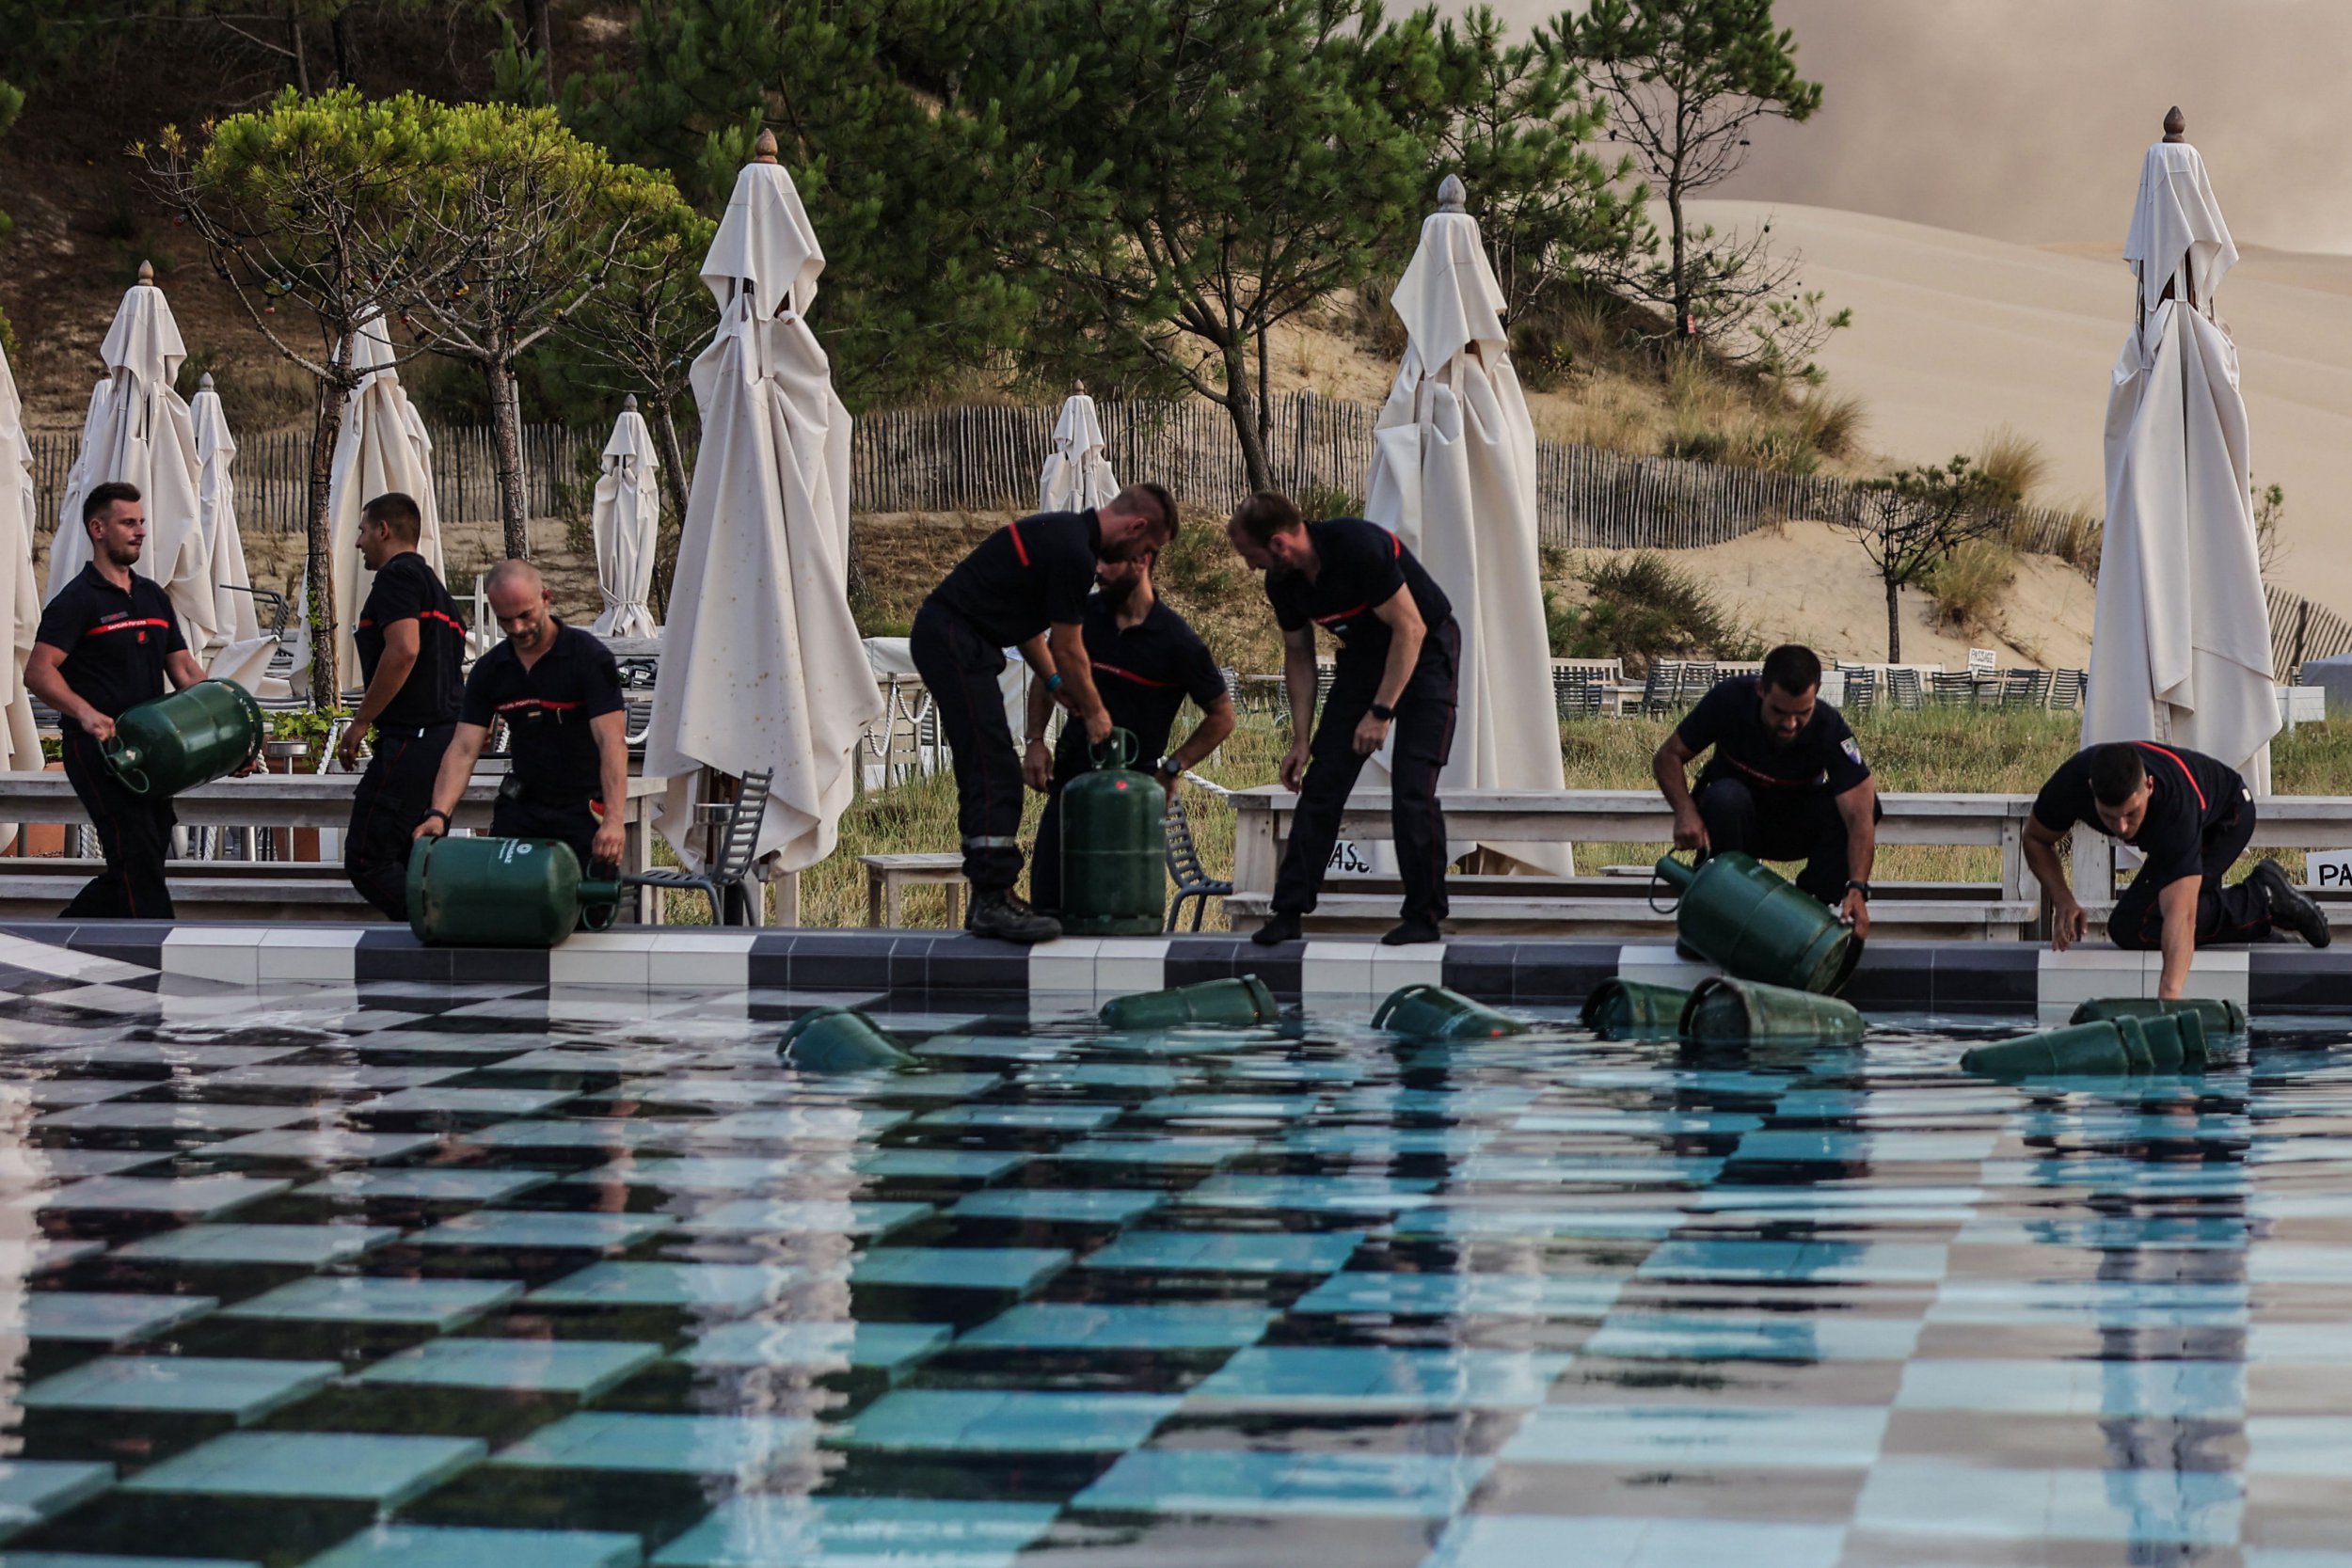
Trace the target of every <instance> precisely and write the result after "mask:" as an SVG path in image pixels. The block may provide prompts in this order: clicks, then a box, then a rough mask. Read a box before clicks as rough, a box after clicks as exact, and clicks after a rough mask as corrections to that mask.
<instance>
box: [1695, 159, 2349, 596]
mask: <svg viewBox="0 0 2352 1568" xmlns="http://www.w3.org/2000/svg"><path fill="white" fill-rule="evenodd" d="M2223 195H2224V199H2225V200H2226V198H2227V193H2226V192H2225V193H2223ZM1694 208H1695V211H1696V212H1697V214H1698V216H1699V217H1700V219H1701V221H1704V222H1710V223H1713V224H1715V225H1716V226H1717V227H1718V228H1729V227H1731V226H1734V225H1739V226H1747V225H1752V224H1754V223H1756V222H1759V221H1761V220H1763V219H1764V218H1766V217H1768V216H1769V217H1770V218H1771V219H1772V233H1773V236H1774V238H1775V240H1776V241H1778V242H1779V243H1780V244H1781V245H1785V246H1788V247H1793V248H1795V249H1797V250H1800V251H1802V252H1803V253H1804V283H1805V285H1806V287H1808V288H1816V289H1820V290H1822V291H1823V292H1824V293H1826V294H1827V295H1828V297H1829V300H1830V302H1831V303H1832V304H1833V305H1838V306H1851V307H1852V308H1853V312H1854V325H1853V326H1852V327H1851V328H1850V329H1849V330H1847V331H1845V332H1842V333H1839V334H1838V335H1837V336H1836V339H1835V340H1833V341H1832V342H1831V343H1830V345H1829V347H1828V348H1827V349H1826V350H1824V351H1823V353H1822V354H1821V356H1820V362H1821V365H1822V367H1823V368H1824V369H1825V370H1827V371H1828V372H1829V374H1830V379H1831V384H1832V386H1833V387H1835V388H1836V389H1838V390H1841V391H1847V392H1853V393H1856V394H1858V395H1860V396H1861V397H1862V398H1863V399H1864V400H1866V401H1867V404H1869V415H1870V425H1869V429H1868V431H1867V440H1868V442H1869V444H1870V445H1871V446H1872V447H1873V448H1875V449H1877V450H1879V451H1883V452H1886V453H1888V454H1890V455H1893V456H1896V457H1899V458H1900V459H1902V460H1904V461H1913V460H1918V459H1923V458H1927V459H1935V460H1939V461H1940V460H1941V459H1942V458H1943V457H1946V456H1948V455H1950V454H1951V453H1952V452H1955V451H1971V450H1974V449H1975V448H1976V447H1977V446H1978V444H1979V442H1980V440H1981V439H1982V437H1983V436H1984V434H1985V432H1986V431H1987V430H1988V429H1990V428H1992V427H1993V426H1994V425H1998V424H2003V423H2007V424H2010V425H2013V426H2015V427H2016V428H2017V429H2018V430H2020V431H2023V432H2025V433H2026V435H2029V436H2033V437H2034V438H2035V439H2036V440H2038V441H2040V442H2041V443H2042V449H2043V451H2046V452H2047V453H2048V455H2049V457H2050V459H2051V463H2052V467H2053V477H2052V480H2051V483H2050V484H2049V485H2048V487H2047V490H2046V493H2045V494H2044V495H2043V496H2042V498H2040V499H2049V500H2065V499H2077V498H2079V499H2084V500H2089V501H2092V502H2094V504H2096V505H2097V508H2098V510H2100V511H2103V512H2104V511H2105V509H2106V508H2105V504H2104V501H2103V499H2100V498H2101V497H2102V495H2103V491H2104V489H2105V485H2106V479H2105V473H2104V465H2105V459H2104V457H2103V455H2102V451H2101V438H2102V432H2103V430H2104V428H2105V423H2106V395H2107V387H2108V385H2109V378H2110V374H2111V372H2112V371H2113V368H2114V364H2115V358H2116V354H2117V352H2118V350H2119V349H2120V348H2121V347H2122V341H2123V335H2124V332H2125V331H2126V330H2127V329H2128V327H2129V325H2130V322H2131V315H2130V312H2131V309H2132V284H2131V280H2130V275H2129V274H2128V273H2126V272H2125V271H2124V270H2123V267H2122V264H2121V262H2120V261H2112V260H2104V259H2100V258H2099V257H2097V256H2095V255H2093V256H2085V255H2080V254H2068V253H2066V252H2074V251H2080V250H2085V249H2089V250H2093V251H2096V250H2097V249H2098V247H2097V246H2089V245H2085V246H2074V245H2069V246H2063V247H2051V248H2043V247H2037V246H2032V245H2012V244H2009V243H2006V242H2003V241H1999V240H1988V239H1982V238H1979V237H1978V236H1976V235H1972V234H1963V233H1958V232H1955V231H1953V230H1944V229H1933V228H1929V227H1927V226H1925V225H1922V224H1915V223H1904V222H1900V221H1899V220H1896V219H1893V218H1881V217H1872V216H1868V215H1866V214H1857V213H1841V212H1832V211H1828V210H1826V209H1822V208H1816V207H1797V206H1784V205H1779V204H1774V203H1760V202H1745V201H1715V202H1701V203H1696V204H1694ZM2121 250H2122V237H2121V235H2118V237H2117V240H2116V242H2115V245H2114V247H2113V249H2112V250H2109V251H2107V252H2106V255H2108V256H2114V255H2118V254H2120V253H2121ZM2220 307H2221V314H2222V317H2223V319H2224V320H2225V321H2227V322H2228V323H2229V325H2230V328H2231V331H2232V333H2233V336H2234V338H2235V340H2236V341H2237V345H2238V352H2239V355H2240V358H2241V360H2242V363H2243V367H2244V386H2245V389H2246V395H2247V404H2248V410H2249V415H2250V417H2251V420H2252V422H2253V439H2254V473H2255V478H2256V481H2257V482H2258V483H2278V484H2282V485H2284V486H2285V487H2286V492H2287V508H2286V536H2287V540H2288V546H2289V548H2288V553H2287V555H2286V556H2285V558H2284V560H2283V562H2281V563H2280V569H2279V570H2278V571H2277V572H2276V573H2274V576H2276V577H2277V578H2278V579H2279V580H2280V581H2284V582H2287V583H2289V584H2291V585H2292V586H2293V587H2295V588H2296V590H2298V591H2299V592H2301V593H2304V594H2311V595H2312V596H2313V597H2316V598H2318V599H2320V600H2322V601H2323V602H2325V603H2328V604H2329V605H2331V606H2333V607H2335V608H2337V609H2338V610H2352V547H2347V546H2346V542H2345V540H2344V531H2343V527H2342V523H2341V520H2340V513H2341V507H2342V501H2341V498H2342V497H2344V495H2345V494H2347V493H2352V259H2346V258H2339V257H2333V256H2311V255H2300V254H2296V253H2293V252H2284V251H2263V250H2250V251H2249V257H2248V260H2247V261H2245V262H2244V263H2242V264H2241V265H2240V266H2239V268H2238V269H2237V270H2236V271H2235V272H2233V273H2232V274H2231V276H2230V277H2229V280H2228V281H2227V282H2226V283H2224V284H2223V286H2222V289H2221V293H2220Z"/></svg>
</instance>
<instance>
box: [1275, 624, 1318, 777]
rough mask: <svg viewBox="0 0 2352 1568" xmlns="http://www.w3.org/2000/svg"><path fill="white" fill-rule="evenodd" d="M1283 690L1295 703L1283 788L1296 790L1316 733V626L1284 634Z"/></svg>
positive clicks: (1283, 773)
mask: <svg viewBox="0 0 2352 1568" xmlns="http://www.w3.org/2000/svg"><path fill="white" fill-rule="evenodd" d="M1282 689H1283V691H1285V692H1286V693H1288V694H1289V697H1290V703H1291V749H1290V751H1289V752H1288V753H1286V754H1285V755H1284V756H1283V758H1282V787H1283V788H1284V789H1296V788H1297V787H1298V785H1299V783H1300V781H1302V780H1303V779H1305V778H1306V776H1307V752H1308V749H1309V748H1310V747H1311V745H1312V744H1313V742H1314V734H1315V633H1314V628H1313V627H1312V626H1301V627H1299V628H1298V629H1297V630H1296V631H1286V632H1284V633H1283V634H1282Z"/></svg>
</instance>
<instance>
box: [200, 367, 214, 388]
mask: <svg viewBox="0 0 2352 1568" xmlns="http://www.w3.org/2000/svg"><path fill="white" fill-rule="evenodd" d="M196 389H197V390H198V391H199V392H209V391H211V390H212V389H213V372H210V371H206V372H204V373H203V374H202V375H199V376H198V377H197V378H196Z"/></svg>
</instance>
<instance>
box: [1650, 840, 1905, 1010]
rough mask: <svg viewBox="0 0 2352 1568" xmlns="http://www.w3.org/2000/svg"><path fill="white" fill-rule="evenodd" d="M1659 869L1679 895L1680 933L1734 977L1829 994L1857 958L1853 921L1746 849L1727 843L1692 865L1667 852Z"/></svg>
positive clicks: (1841, 986)
mask: <svg viewBox="0 0 2352 1568" xmlns="http://www.w3.org/2000/svg"><path fill="white" fill-rule="evenodd" d="M1658 875H1659V878H1660V879H1661V880H1663V881H1664V882H1665V883H1666V885H1667V886H1669V887H1671V888H1673V889H1674V890H1675V891H1676V893H1677V894H1679V895H1681V900H1682V902H1681V907H1680V908H1679V910H1677V912H1676V916H1675V926H1676V928H1677V930H1678V931H1679V932H1680V933H1681V937H1682V940H1683V941H1684V942H1689V943H1690V944H1691V945H1692V947H1695V948H1697V949H1698V950H1699V951H1700V952H1701V953H1703V954H1705V955H1706V956H1707V957H1708V958H1710V959H1712V960H1713V961H1715V962H1716V963H1719V964H1721V965H1722V966H1723V967H1724V969H1725V970H1727V971H1728V972H1729V973H1730V974H1731V975H1732V976H1733V977H1734V978H1735V979H1740V980H1757V981H1761V982H1762V983H1763V984H1765V985H1768V986H1786V987H1788V988H1789V989H1790V990H1809V991H1818V992H1820V993H1821V994H1822V995H1825V996H1834V995H1836V993H1837V992H1838V991H1841V990H1844V989H1845V987H1846V981H1847V978H1848V977H1849V976H1850V975H1851V974H1853V967H1854V965H1855V964H1857V963H1859V962H1861V961H1862V939H1861V938H1860V937H1858V936H1855V935H1854V933H1853V927H1851V926H1848V925H1847V924H1846V923H1845V922H1843V921H1841V920H1839V919H1838V918H1837V913H1836V911H1834V910H1832V909H1831V908H1830V907H1829V906H1828V905H1826V904H1824V903H1822V902H1821V901H1820V899H1818V898H1816V897H1814V896H1812V895H1810V894H1806V893H1801V892H1799V891H1798V890H1797V888H1796V887H1795V885H1794V884H1792V883H1791V882H1789V881H1788V879H1786V878H1784V877H1782V876H1780V875H1779V874H1778V873H1777V872H1774V871H1772V869H1770V868H1769V867H1767V866H1764V865H1762V864H1760V863H1757V862H1756V859H1755V858H1754V857H1753V856H1749V855H1743V854H1740V853H1739V852H1738V851H1736V850H1727V851H1725V852H1724V853H1723V854H1720V855H1709V856H1708V858H1707V860H1706V861H1705V862H1704V863H1701V864H1699V865H1697V866H1695V867H1693V866H1688V865H1685V864H1683V863H1681V862H1680V861H1678V860H1676V859H1675V858H1674V857H1673V856H1672V855H1668V856H1667V857H1665V858H1664V859H1663V860H1661V861H1660V862H1659V863H1658Z"/></svg>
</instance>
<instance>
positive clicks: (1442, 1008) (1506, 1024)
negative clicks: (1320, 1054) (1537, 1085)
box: [1372, 985, 1527, 1040]
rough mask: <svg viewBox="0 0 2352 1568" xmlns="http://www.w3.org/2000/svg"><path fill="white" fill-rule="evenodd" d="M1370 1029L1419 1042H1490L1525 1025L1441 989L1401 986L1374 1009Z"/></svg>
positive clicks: (1518, 1032) (1522, 1031) (1524, 1030)
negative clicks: (1380, 1030)
mask: <svg viewBox="0 0 2352 1568" xmlns="http://www.w3.org/2000/svg"><path fill="white" fill-rule="evenodd" d="M1372 1026H1373V1027H1374V1028H1375V1029H1386V1030H1387V1031H1389V1033H1391V1034H1392V1035H1405V1036H1407V1037H1411V1038H1413V1039H1422V1040H1490V1039H1500V1038H1501V1037H1503V1036H1505V1035H1524V1034H1525V1033H1527V1025H1526V1024H1524V1023H1521V1022H1519V1021H1518V1020H1517V1019H1515V1018H1509V1017H1506V1016H1504V1015H1503V1014H1502V1013H1499V1012H1497V1011H1495V1010H1494V1009H1493V1008H1492V1007H1489V1006H1486V1004H1485V1003H1483V1002H1473V1001H1471V1000H1470V998H1469V997H1467V996H1464V995H1462V994H1461V993H1460V992H1458V991H1450V990H1446V989H1445V988H1444V987H1443V986H1430V985H1420V986H1405V987H1402V988H1400V989H1398V990H1392V991H1391V992H1390V993H1389V995H1388V999H1387V1000H1386V1001H1384V1002H1382V1003H1381V1004H1380V1006H1378V1007H1376V1008H1375V1009H1374V1011H1373V1015H1372Z"/></svg>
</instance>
